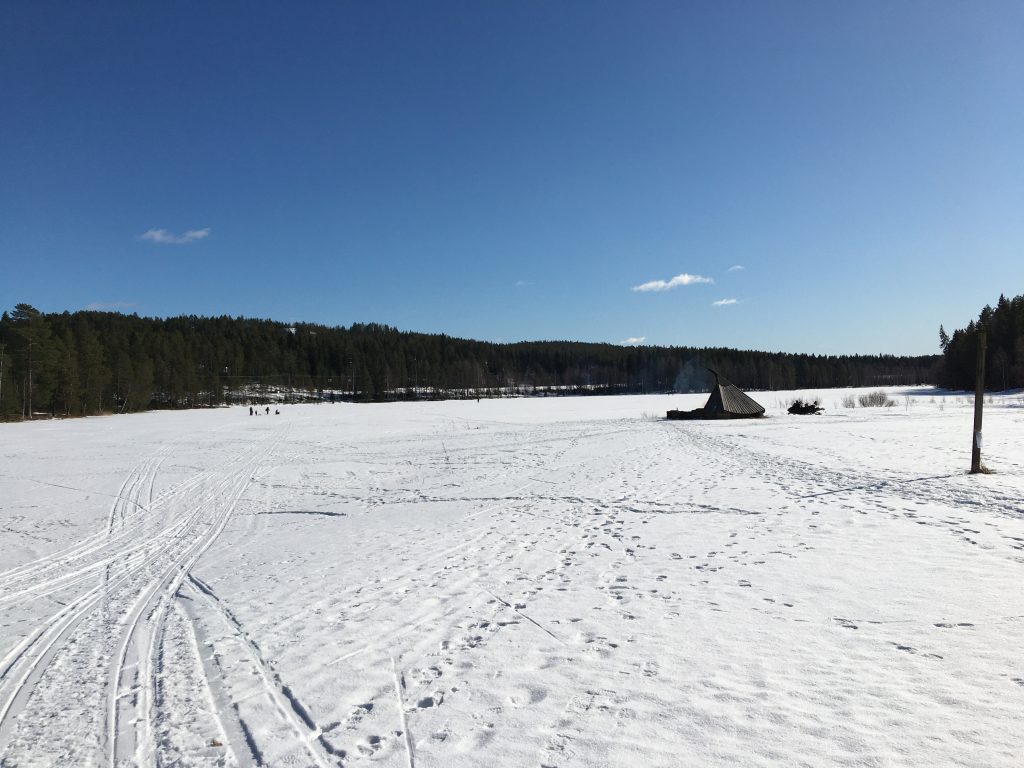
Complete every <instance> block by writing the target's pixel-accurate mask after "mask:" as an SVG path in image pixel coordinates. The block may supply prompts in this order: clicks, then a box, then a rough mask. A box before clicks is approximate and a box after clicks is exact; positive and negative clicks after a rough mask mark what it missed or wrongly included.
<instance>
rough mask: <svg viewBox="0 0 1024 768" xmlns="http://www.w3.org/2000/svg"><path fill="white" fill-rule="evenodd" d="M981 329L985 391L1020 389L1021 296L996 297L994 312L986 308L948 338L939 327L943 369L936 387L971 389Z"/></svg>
mask: <svg viewBox="0 0 1024 768" xmlns="http://www.w3.org/2000/svg"><path fill="white" fill-rule="evenodd" d="M982 328H984V329H985V331H986V335H987V343H986V351H985V388H986V389H994V390H1000V391H1001V390H1005V389H1017V388H1019V387H1024V296H1015V297H1014V298H1012V299H1007V298H1006V297H1005V296H1000V297H999V301H998V302H997V303H996V306H995V308H994V309H993V308H992V307H991V306H988V305H986V306H985V308H984V309H982V310H981V313H980V314H979V315H978V319H977V321H974V320H972V321H971V322H970V323H968V324H967V327H966V328H962V329H958V330H956V331H953V335H952V336H950V335H949V334H947V333H946V329H945V328H943V327H942V326H941V325H940V326H939V345H940V346H941V347H942V352H943V365H942V370H941V374H940V377H939V383H941V384H942V385H943V386H944V387H948V388H949V389H974V383H975V369H976V365H977V355H978V331H979V330H981V329H982Z"/></svg>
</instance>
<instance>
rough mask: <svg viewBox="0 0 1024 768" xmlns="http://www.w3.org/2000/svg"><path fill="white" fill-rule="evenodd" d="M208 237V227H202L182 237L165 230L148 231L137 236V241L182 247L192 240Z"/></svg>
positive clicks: (187, 232)
mask: <svg viewBox="0 0 1024 768" xmlns="http://www.w3.org/2000/svg"><path fill="white" fill-rule="evenodd" d="M209 236H210V228H209V227H204V228H203V229H190V230H188V231H186V232H185V234H183V235H176V234H174V233H173V232H168V231H167V230H166V229H150V230H148V231H147V232H144V233H142V234H141V235H139V239H140V240H150V241H152V242H154V243H162V244H168V243H170V244H173V245H183V244H184V243H191V242H192V241H194V240H202V239H203V238H204V237H209Z"/></svg>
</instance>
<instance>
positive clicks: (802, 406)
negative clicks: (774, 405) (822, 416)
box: [788, 397, 825, 416]
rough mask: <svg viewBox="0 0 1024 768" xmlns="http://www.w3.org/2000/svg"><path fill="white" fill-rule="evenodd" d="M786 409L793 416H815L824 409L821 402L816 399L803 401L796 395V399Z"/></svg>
mask: <svg viewBox="0 0 1024 768" xmlns="http://www.w3.org/2000/svg"><path fill="white" fill-rule="evenodd" d="M788 410H789V412H790V413H792V414H793V415H794V416H808V415H814V416H817V415H818V414H819V413H821V412H822V411H824V410H825V409H824V408H822V407H821V404H820V403H819V402H818V401H817V400H814V401H813V402H811V401H808V402H806V403H805V402H804V401H803V400H801V399H800V398H799V397H798V398H797V399H796V400H794V401H793V404H792V405H791V406H789V409H788Z"/></svg>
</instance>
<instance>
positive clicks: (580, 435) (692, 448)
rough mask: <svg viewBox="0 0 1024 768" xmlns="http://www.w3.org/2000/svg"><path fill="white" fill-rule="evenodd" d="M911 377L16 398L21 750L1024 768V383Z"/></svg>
mask: <svg viewBox="0 0 1024 768" xmlns="http://www.w3.org/2000/svg"><path fill="white" fill-rule="evenodd" d="M891 392H892V394H893V397H894V399H895V400H896V403H897V404H896V406H895V407H892V408H871V409H864V408H859V407H858V408H854V409H845V408H843V407H842V399H843V397H845V396H847V395H848V394H850V392H849V391H840V392H834V391H822V392H820V393H818V394H821V396H822V399H823V404H824V405H825V407H826V409H827V411H826V413H825V414H824V415H822V416H816V417H814V416H802V417H796V416H789V415H787V414H786V413H785V406H786V405H788V404H789V401H790V399H789V396H787V394H786V393H754V397H755V399H758V400H759V401H760V402H761V403H762V404H763V405H765V406H767V407H768V414H769V418H767V419H763V420H759V421H734V422H714V423H708V422H668V421H664V420H662V419H661V418H660V417H661V416H663V415H664V411H665V410H667V409H668V408H693V407H696V406H698V405H700V404H702V402H703V399H704V397H703V396H699V395H693V396H672V397H669V396H647V397H617V398H599V397H594V398H563V399H524V400H503V401H486V400H485V401H483V402H479V403H477V402H475V401H468V402H446V403H426V402H424V403H406V404H400V403H395V404H382V405H350V404H337V405H322V406H301V407H300V406H295V407H287V406H286V407H283V408H282V413H281V415H280V416H274V415H273V414H271V415H269V416H268V415H266V414H264V415H260V416H258V417H256V416H252V417H251V416H249V412H248V409H247V408H245V409H243V408H233V409H220V410H211V411H190V412H175V413H171V412H163V413H151V414H140V415H134V416H114V417H105V418H91V419H83V420H75V421H63V422H60V421H49V422H37V423H33V424H16V425H11V424H9V425H0V571H2V572H3V573H2V574H0V656H2V663H0V674H2V677H0V717H2V722H0V764H2V765H4V766H5V768H6V766H21V765H47V766H49V765H62V766H63V765H74V766H84V765H96V766H108V765H116V766H121V765H133V764H138V765H153V764H161V765H179V766H192V765H245V766H251V765H267V766H306V765H320V766H333V765H346V766H356V765H361V764H364V763H374V764H379V765H391V766H405V767H408V766H502V767H504V766H733V765H750V766H760V765H764V766H768V765H770V766H796V765H807V766H825V765H858V766H861V765H863V766H875V765H878V766H945V765H970V766H1020V765H1024V731H1022V729H1021V726H1020V722H1021V716H1022V714H1024V650H1022V649H1024V511H1022V508H1024V398H1022V396H1021V395H1020V394H1016V395H1008V396H995V397H994V398H993V399H992V401H991V402H990V403H989V404H988V405H987V408H986V413H985V429H984V448H985V460H986V463H987V464H988V465H989V466H990V467H991V468H992V469H994V470H996V472H997V473H996V474H993V475H988V476H973V477H971V476H968V475H967V474H965V470H966V469H967V468H968V466H969V462H970V441H971V423H972V408H973V401H972V399H969V398H967V397H963V396H958V395H955V394H952V395H944V394H942V393H933V392H930V391H928V390H891ZM905 392H911V393H912V394H911V395H910V396H909V397H907V396H905ZM804 394H806V393H804ZM810 394H812V395H813V394H815V393H813V392H812V393H810ZM854 394H857V393H856V392H855V393H854ZM656 417H658V418H656Z"/></svg>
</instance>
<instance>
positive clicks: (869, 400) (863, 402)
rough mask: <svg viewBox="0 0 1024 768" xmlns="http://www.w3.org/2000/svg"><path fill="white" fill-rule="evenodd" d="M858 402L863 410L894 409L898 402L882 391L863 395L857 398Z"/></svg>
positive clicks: (878, 390)
mask: <svg viewBox="0 0 1024 768" xmlns="http://www.w3.org/2000/svg"><path fill="white" fill-rule="evenodd" d="M857 402H859V403H860V406H861V408H882V407H884V408H892V407H893V406H894V405H896V401H895V400H893V399H892V398H891V397H889V396H888V395H887V394H885V392H884V391H883V390H881V389H876V390H875V391H874V392H868V393H867V394H866V395H861V396H860V397H858V398H857Z"/></svg>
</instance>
